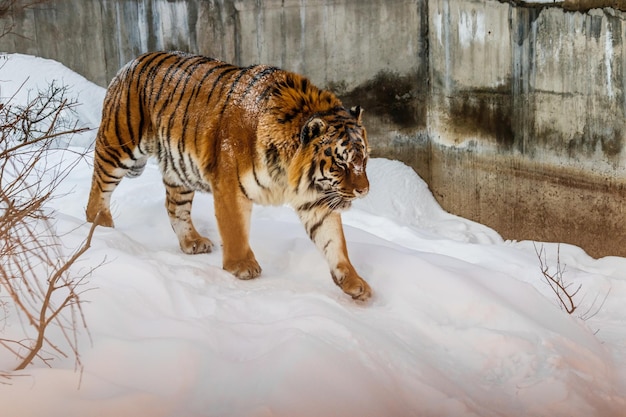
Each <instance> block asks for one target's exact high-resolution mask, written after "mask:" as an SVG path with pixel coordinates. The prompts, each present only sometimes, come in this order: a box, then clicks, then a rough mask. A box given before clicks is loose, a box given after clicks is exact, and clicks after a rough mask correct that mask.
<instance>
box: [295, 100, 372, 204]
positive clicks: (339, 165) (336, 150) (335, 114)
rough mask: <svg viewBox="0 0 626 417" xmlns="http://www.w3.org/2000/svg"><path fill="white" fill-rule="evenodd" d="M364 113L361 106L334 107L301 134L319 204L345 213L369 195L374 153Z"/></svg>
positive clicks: (311, 185)
mask: <svg viewBox="0 0 626 417" xmlns="http://www.w3.org/2000/svg"><path fill="white" fill-rule="evenodd" d="M362 112H363V110H362V109H361V107H359V106H356V107H352V108H351V109H349V110H348V109H345V108H344V107H337V108H333V109H332V110H330V111H327V112H324V113H318V114H314V115H313V116H311V117H310V118H309V119H308V120H307V121H306V122H305V124H304V126H303V127H302V129H301V131H300V143H301V146H302V147H303V149H305V150H306V151H307V152H305V153H306V154H308V155H309V156H310V160H309V165H308V172H306V173H303V174H304V175H305V176H306V180H307V183H308V187H309V190H310V191H314V193H315V194H316V204H317V205H325V206H328V207H329V208H330V209H332V210H342V209H346V208H348V207H350V205H351V203H352V201H353V200H354V199H356V198H360V197H364V196H365V195H366V194H367V193H368V192H369V180H368V179H367V174H366V171H365V169H366V164H367V159H368V157H369V152H370V150H369V146H368V142H367V133H366V131H365V128H364V127H363V125H362V124H361V115H362Z"/></svg>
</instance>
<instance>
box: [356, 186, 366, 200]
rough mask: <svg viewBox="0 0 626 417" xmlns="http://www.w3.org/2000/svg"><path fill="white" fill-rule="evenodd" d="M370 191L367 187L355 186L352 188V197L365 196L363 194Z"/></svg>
mask: <svg viewBox="0 0 626 417" xmlns="http://www.w3.org/2000/svg"><path fill="white" fill-rule="evenodd" d="M369 191H370V188H369V187H362V188H355V189H354V197H356V198H359V197H365V195H366V194H367V193H368V192H369Z"/></svg>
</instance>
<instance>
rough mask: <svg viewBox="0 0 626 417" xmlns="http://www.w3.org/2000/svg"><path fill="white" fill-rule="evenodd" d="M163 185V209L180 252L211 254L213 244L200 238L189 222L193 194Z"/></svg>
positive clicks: (180, 188) (190, 190)
mask: <svg viewBox="0 0 626 417" xmlns="http://www.w3.org/2000/svg"><path fill="white" fill-rule="evenodd" d="M164 184H165V207H166V208H167V214H168V215H169V217H170V223H171V224H172V229H174V232H175V233H176V236H178V242H179V243H180V248H181V249H182V251H183V252H185V253H188V254H196V253H209V252H211V251H212V250H213V242H211V241H210V240H209V239H208V238H206V237H203V236H201V235H200V234H199V233H198V231H197V230H196V228H195V227H194V225H193V223H192V221H191V203H192V202H193V196H194V194H195V192H194V191H193V190H192V189H190V188H187V187H184V186H180V185H172V184H167V183H166V182H164Z"/></svg>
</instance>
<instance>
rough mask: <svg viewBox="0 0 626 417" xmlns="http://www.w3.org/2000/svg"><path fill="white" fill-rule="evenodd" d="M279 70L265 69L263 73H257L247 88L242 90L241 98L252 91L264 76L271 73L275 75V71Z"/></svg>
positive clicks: (274, 68)
mask: <svg viewBox="0 0 626 417" xmlns="http://www.w3.org/2000/svg"><path fill="white" fill-rule="evenodd" d="M278 70H279V69H278V68H276V67H267V68H265V69H263V71H260V72H258V73H257V74H256V75H255V76H254V77H253V78H252V80H251V81H250V83H249V84H248V86H247V87H246V89H245V90H244V92H243V94H242V95H241V97H242V98H243V97H245V96H246V95H247V94H248V93H249V92H250V90H252V88H253V87H254V86H255V85H256V83H258V82H259V81H260V80H261V78H263V77H265V76H266V75H271V74H273V73H275V72H276V71H278Z"/></svg>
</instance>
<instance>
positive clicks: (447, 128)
mask: <svg viewBox="0 0 626 417" xmlns="http://www.w3.org/2000/svg"><path fill="white" fill-rule="evenodd" d="M429 4H430V7H429V10H430V31H431V32H430V35H429V39H430V48H431V51H434V49H435V48H437V47H438V48H440V50H441V51H450V52H444V53H441V54H436V53H432V54H431V61H430V75H431V88H430V95H431V105H430V106H429V122H428V126H429V138H430V140H431V145H432V146H431V153H430V155H431V157H432V159H431V163H430V173H429V174H430V176H429V177H427V178H428V181H429V184H430V186H431V188H432V189H433V190H434V192H435V194H436V195H437V196H438V198H439V200H440V201H441V202H442V204H443V206H444V207H446V208H448V209H449V210H451V211H453V212H456V213H460V214H461V215H463V216H466V217H469V218H472V219H475V220H478V221H481V222H483V223H485V224H488V225H490V226H492V227H494V228H495V229H496V230H498V231H499V232H500V233H501V234H502V235H503V236H504V237H506V238H510V239H537V240H548V241H562V242H570V243H575V244H578V245H581V246H583V247H584V248H585V249H586V250H587V251H588V252H589V253H590V254H592V255H595V256H601V255H606V254H614V255H626V216H625V215H624V209H623V207H624V202H625V201H626V200H625V199H624V197H625V196H626V195H625V194H626V193H625V191H624V189H625V184H626V155H625V153H624V135H625V134H626V129H625V128H626V125H625V120H626V119H625V118H624V111H625V101H624V60H625V59H626V56H625V54H624V43H623V40H624V30H623V29H624V21H623V17H624V16H623V14H622V13H621V12H616V11H614V10H612V9H604V10H592V11H590V12H588V13H585V14H581V13H570V12H564V11H563V10H561V9H558V8H522V7H518V8H512V7H510V6H509V5H507V4H502V3H497V2H467V1H454V0H450V1H448V0H441V1H431V2H430V3H429Z"/></svg>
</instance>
